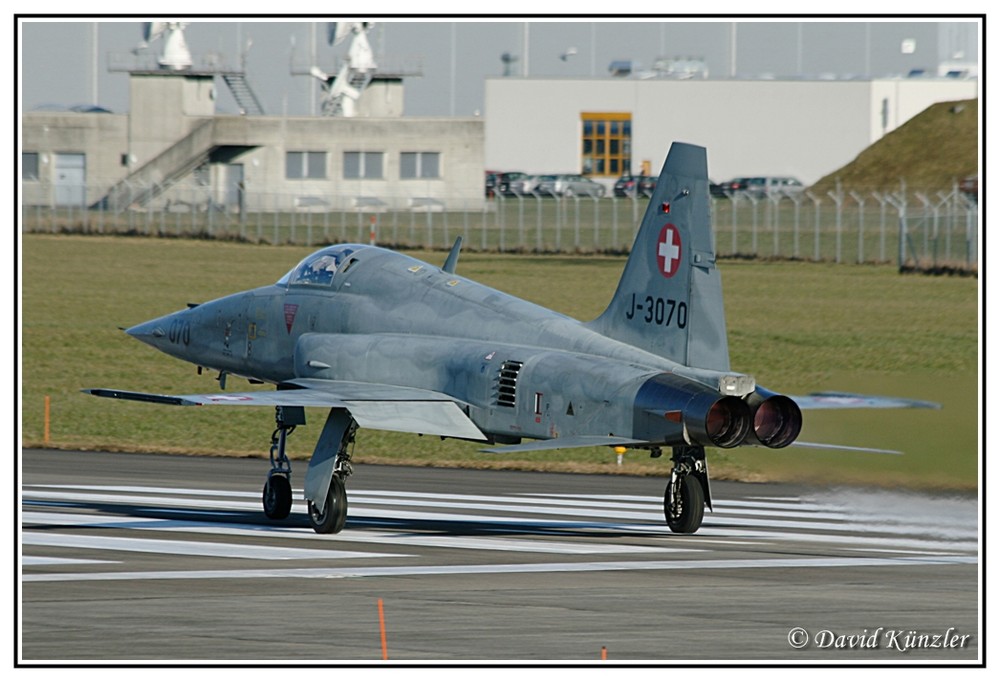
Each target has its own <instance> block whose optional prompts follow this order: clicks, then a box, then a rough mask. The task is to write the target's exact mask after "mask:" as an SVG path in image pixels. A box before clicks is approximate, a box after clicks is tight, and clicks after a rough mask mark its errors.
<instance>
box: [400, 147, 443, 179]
mask: <svg viewBox="0 0 1000 682" xmlns="http://www.w3.org/2000/svg"><path fill="white" fill-rule="evenodd" d="M399 177H400V178H401V179H403V180H413V179H415V178H440V177H441V154H440V153H439V152H403V153H402V154H400V155H399Z"/></svg>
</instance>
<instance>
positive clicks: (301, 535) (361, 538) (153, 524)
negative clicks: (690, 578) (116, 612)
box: [23, 511, 699, 555]
mask: <svg viewBox="0 0 1000 682" xmlns="http://www.w3.org/2000/svg"><path fill="white" fill-rule="evenodd" d="M23 519H24V522H25V523H30V524H40V525H49V526H56V525H59V526H73V527H77V528H84V527H89V528H129V529H142V530H149V531H157V532H180V533H202V534H212V535H232V536H247V537H255V538H295V539H296V540H297V541H301V540H305V541H308V542H326V543H330V542H336V543H347V542H363V543H373V544H387V545H412V546H421V547H448V548H455V549H482V550H490V551H499V552H536V553H546V554H581V555H588V554H648V553H664V552H670V553H673V552H694V551H699V550H696V549H690V548H675V547H662V546H661V547H656V546H642V545H622V544H604V543H600V544H598V543H593V542H555V541H549V540H515V539H510V538H502V537H493V538H475V537H447V536H444V537H442V536H434V535H427V534H423V533H393V532H392V531H386V532H367V531H356V530H351V529H350V528H348V529H345V530H344V531H342V532H341V533H339V534H337V535H336V536H333V537H331V536H325V535H317V534H316V533H314V532H313V531H312V530H311V529H309V528H287V527H286V528H274V527H271V526H258V525H250V524H236V523H233V524H224V525H223V524H217V523H209V522H200V521H188V520H173V519H156V518H153V517H133V516H130V517H128V518H116V517H108V516H100V515H97V514H74V513H68V514H61V513H56V512H36V511H27V512H24V514H23Z"/></svg>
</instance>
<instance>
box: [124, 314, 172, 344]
mask: <svg viewBox="0 0 1000 682" xmlns="http://www.w3.org/2000/svg"><path fill="white" fill-rule="evenodd" d="M125 333H126V334H128V335H129V336H131V337H133V338H136V339H139V340H140V341H145V342H146V343H153V342H154V341H155V340H157V339H162V338H163V337H165V336H166V335H167V331H166V329H165V328H164V325H163V322H162V319H158V320H150V321H149V322H143V323H142V324H137V325H135V326H134V327H129V328H128V329H126V330H125Z"/></svg>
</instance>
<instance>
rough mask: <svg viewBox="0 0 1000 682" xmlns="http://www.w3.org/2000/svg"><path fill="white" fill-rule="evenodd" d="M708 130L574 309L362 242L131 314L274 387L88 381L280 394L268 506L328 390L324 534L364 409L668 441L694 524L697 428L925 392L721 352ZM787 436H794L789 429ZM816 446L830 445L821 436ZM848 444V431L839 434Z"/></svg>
mask: <svg viewBox="0 0 1000 682" xmlns="http://www.w3.org/2000/svg"><path fill="white" fill-rule="evenodd" d="M707 171H708V169H707V161H706V153H705V149H704V148H701V147H696V146H693V145H689V144H683V143H674V144H673V145H672V147H671V149H670V153H669V154H668V156H667V160H666V162H665V164H664V166H663V170H662V172H661V174H660V178H659V182H658V183H657V185H656V190H655V192H654V193H653V196H652V199H651V200H650V202H649V207H648V209H647V210H646V214H645V216H644V218H643V220H642V224H641V227H640V229H639V232H638V234H637V236H636V240H635V244H634V246H633V248H632V252H631V255H630V256H629V258H628V262H627V263H626V265H625V271H624V273H623V274H622V278H621V281H620V283H619V284H618V289H617V291H616V292H615V294H614V297H613V298H612V300H611V303H610V305H609V306H608V308H607V310H606V311H605V312H604V313H603V314H602V315H601V316H600V317H598V318H597V319H596V320H594V321H592V322H588V323H583V322H579V321H577V320H574V319H571V318H569V317H566V316H564V315H560V314H558V313H555V312H553V311H551V310H547V309H545V308H542V307H540V306H538V305H535V304H532V303H528V302H526V301H522V300H520V299H517V298H514V297H513V296H509V295H507V294H504V293H501V292H499V291H496V290H495V289H491V288H489V287H485V286H483V285H481V284H477V283H475V282H472V281H470V280H468V279H465V278H463V277H461V276H459V275H457V274H456V273H455V268H456V265H457V262H458V254H459V248H460V246H461V239H459V240H458V241H456V243H455V246H454V248H453V249H452V251H451V253H450V254H449V255H448V257H447V260H446V262H445V264H444V266H443V267H440V268H439V267H436V266H433V265H429V264H427V263H424V262H421V261H418V260H415V259H413V258H410V257H409V256H405V255H403V254H399V253H395V252H392V251H388V250H385V249H381V248H376V247H373V246H364V245H358V244H340V245H336V246H330V247H327V248H324V249H321V250H319V251H317V252H315V253H313V254H312V255H310V256H308V257H307V258H305V260H303V261H302V262H301V263H299V264H298V265H297V266H295V267H294V268H293V269H292V270H291V271H290V272H289V273H288V274H287V275H285V276H284V277H282V278H281V279H280V280H278V282H276V283H275V284H271V285H268V286H264V287H261V288H258V289H253V290H250V291H245V292H242V293H237V294H233V295H230V296H226V297H223V298H220V299H217V300H214V301H211V302H208V303H203V304H200V305H189V306H188V309H186V310H181V311H179V312H176V313H172V314H170V315H166V316H164V317H160V318H157V319H155V320H151V321H149V322H145V323H143V324H139V325H137V326H135V327H132V328H131V329H128V330H127V333H128V334H130V335H131V336H133V337H135V338H137V339H139V340H140V341H143V342H145V343H148V344H149V345H151V346H153V347H155V348H157V349H159V350H161V351H163V352H165V353H168V354H170V355H173V356H174V357H177V358H180V359H181V360H186V361H188V362H191V363H194V364H196V365H198V366H199V370H200V369H201V368H211V369H213V370H215V371H218V372H219V378H220V384H221V387H222V389H223V390H224V389H225V377H226V375H229V374H232V375H236V376H241V377H245V378H248V379H250V380H251V381H255V382H266V383H270V384H274V385H275V387H276V388H275V390H265V391H251V392H246V393H232V392H228V393H227V392H222V393H215V394H202V395H180V396H166V395H155V394H148V393H135V392H128V391H120V390H113V389H87V392H89V393H92V394H94V395H97V396H102V397H110V398H121V399H126V400H139V401H146V402H153V403H164V404H170V405H226V406H252V405H269V406H274V407H275V408H276V409H275V412H276V417H275V422H276V427H277V428H276V429H275V431H274V433H273V435H272V438H271V471H270V473H269V475H268V477H267V482H266V483H265V485H264V492H263V506H264V512H265V514H266V515H267V516H268V517H269V518H272V519H282V518H285V517H287V516H288V514H289V511H290V509H291V505H292V488H291V465H290V462H289V460H288V458H287V456H286V454H285V439H286V436H287V435H288V433H289V432H290V431H291V430H292V429H293V428H294V427H295V426H297V425H300V424H303V423H305V410H304V408H306V407H323V408H329V416H328V417H327V419H326V424H325V426H324V427H323V431H322V433H321V435H320V437H319V441H318V443H317V444H316V447H315V450H314V452H313V455H312V458H311V459H310V461H309V466H308V470H307V472H306V475H305V480H304V496H305V499H306V501H307V508H308V513H309V519H310V523H311V525H312V527H313V529H314V530H316V532H318V533H336V532H338V531H339V530H341V529H342V528H343V526H344V522H345V518H346V515H347V495H346V492H345V487H344V481H345V479H346V478H347V477H348V476H349V475H350V474H351V470H352V469H351V451H352V448H351V447H350V446H351V444H352V443H353V441H354V436H355V431H356V430H357V429H358V428H359V427H363V428H372V429H385V430H393V431H403V432H411V433H419V434H428V435H437V436H442V437H446V438H460V439H466V440H471V441H479V442H482V443H484V444H487V445H489V446H490V447H489V448H487V449H486V451H487V452H493V453H510V452H523V451H527V450H548V449H558V448H575V447H584V446H595V445H597V446H611V447H625V448H635V449H644V450H648V451H649V452H650V454H651V455H652V456H653V457H658V456H660V455H661V453H662V452H663V450H664V449H666V450H667V451H669V452H670V454H671V459H672V461H673V467H672V469H671V472H670V480H669V482H668V484H667V486H666V492H665V495H664V513H665V516H666V521H667V524H668V525H669V526H670V528H671V529H672V530H673V531H675V532H679V533H692V532H694V531H696V530H697V529H698V528H699V526H700V525H701V522H702V519H703V515H704V510H705V507H706V506H707V507H708V508H709V509H711V505H712V498H711V494H710V491H709V479H708V468H707V466H706V461H705V448H706V447H719V448H732V447H737V446H741V445H748V446H764V447H768V448H782V447H785V446H788V445H791V444H792V443H793V442H795V440H796V438H797V437H798V435H799V430H800V428H801V426H802V414H801V411H800V408H831V407H934V405H933V404H931V403H921V402H916V401H907V400H901V399H890V398H874V397H869V396H857V395H850V394H813V395H811V396H807V397H802V398H794V399H793V398H789V397H787V396H784V395H778V394H776V393H772V392H771V391H768V390H766V389H764V388H761V387H759V386H757V384H756V382H755V380H754V378H753V377H752V376H750V375H747V374H741V373H738V372H733V371H731V370H730V368H729V349H728V345H727V340H726V324H725V318H724V314H723V306H722V285H721V280H720V277H719V271H718V269H717V268H716V259H715V252H714V248H713V243H712V234H711V229H710V223H709V180H708V172H707ZM799 445H802V444H801V443H799ZM823 447H826V446H823ZM847 449H852V448H847Z"/></svg>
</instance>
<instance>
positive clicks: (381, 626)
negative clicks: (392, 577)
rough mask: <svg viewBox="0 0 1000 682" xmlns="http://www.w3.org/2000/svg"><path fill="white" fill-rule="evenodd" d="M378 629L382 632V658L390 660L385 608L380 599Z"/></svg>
mask: <svg viewBox="0 0 1000 682" xmlns="http://www.w3.org/2000/svg"><path fill="white" fill-rule="evenodd" d="M378 629H379V632H380V633H381V634H382V660H383V661H388V660H389V649H388V648H387V647H386V644H385V610H384V609H383V608H382V600H381V599H379V600H378Z"/></svg>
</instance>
